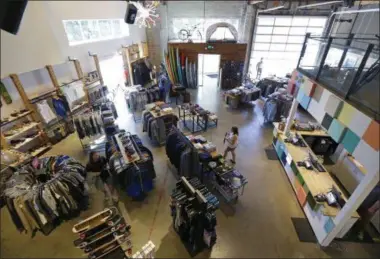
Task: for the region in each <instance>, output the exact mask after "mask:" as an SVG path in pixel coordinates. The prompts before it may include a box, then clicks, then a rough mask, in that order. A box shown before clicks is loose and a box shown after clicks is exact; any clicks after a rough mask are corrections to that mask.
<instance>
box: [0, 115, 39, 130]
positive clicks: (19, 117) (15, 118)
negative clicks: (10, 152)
mask: <svg viewBox="0 0 380 259" xmlns="http://www.w3.org/2000/svg"><path fill="white" fill-rule="evenodd" d="M31 113H33V111H27V112H24V113H22V114H21V115H18V116H17V117H14V118H12V119H10V120H8V121H5V122H2V123H1V127H3V126H5V125H8V124H10V123H12V122H15V121H17V120H19V119H21V118H24V117H25V116H28V115H30V114H31Z"/></svg>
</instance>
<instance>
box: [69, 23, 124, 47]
mask: <svg viewBox="0 0 380 259" xmlns="http://www.w3.org/2000/svg"><path fill="white" fill-rule="evenodd" d="M62 22H63V26H64V28H65V31H66V35H67V39H68V41H69V45H70V46H73V45H79V44H84V43H89V42H94V41H101V40H110V39H116V38H121V37H125V36H129V28H128V25H127V24H125V23H124V21H123V20H122V19H99V20H64V21H62Z"/></svg>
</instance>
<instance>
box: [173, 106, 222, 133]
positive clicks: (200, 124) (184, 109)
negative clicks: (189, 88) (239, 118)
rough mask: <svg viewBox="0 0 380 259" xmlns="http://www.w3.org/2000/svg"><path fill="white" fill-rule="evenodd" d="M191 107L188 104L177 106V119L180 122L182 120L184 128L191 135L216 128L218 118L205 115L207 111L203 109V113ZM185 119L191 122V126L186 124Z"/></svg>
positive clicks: (209, 114) (210, 114)
mask: <svg viewBox="0 0 380 259" xmlns="http://www.w3.org/2000/svg"><path fill="white" fill-rule="evenodd" d="M192 107H193V106H192V105H189V104H184V105H178V117H179V119H180V120H183V125H184V127H185V128H186V129H188V130H189V131H191V133H196V132H200V131H207V129H208V128H211V127H217V126H218V116H216V115H215V114H213V113H210V112H208V113H205V112H207V111H206V110H203V109H202V110H203V113H202V112H199V111H198V110H196V109H194V108H192ZM198 107H199V106H198ZM199 108H201V107H199ZM187 118H189V119H190V120H191V122H192V123H191V126H189V125H188V123H187V122H186V119H187ZM198 128H199V129H198Z"/></svg>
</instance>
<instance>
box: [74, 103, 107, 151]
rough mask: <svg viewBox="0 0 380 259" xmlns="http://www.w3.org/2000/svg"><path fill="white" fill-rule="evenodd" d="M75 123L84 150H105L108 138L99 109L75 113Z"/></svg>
mask: <svg viewBox="0 0 380 259" xmlns="http://www.w3.org/2000/svg"><path fill="white" fill-rule="evenodd" d="M91 122H92V123H91ZM73 123H74V125H75V130H76V132H77V134H78V137H79V140H80V143H81V145H82V148H83V149H84V150H86V151H91V150H99V151H103V150H104V148H105V143H106V140H107V139H106V135H105V129H104V124H103V121H102V119H101V113H100V112H99V111H91V112H87V113H84V114H79V115H75V116H74V117H73Z"/></svg>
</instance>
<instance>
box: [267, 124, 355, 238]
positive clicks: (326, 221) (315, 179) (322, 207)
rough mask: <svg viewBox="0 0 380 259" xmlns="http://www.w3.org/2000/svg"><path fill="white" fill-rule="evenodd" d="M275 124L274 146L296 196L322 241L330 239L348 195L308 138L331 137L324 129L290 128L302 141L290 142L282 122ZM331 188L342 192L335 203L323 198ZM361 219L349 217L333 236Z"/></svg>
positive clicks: (337, 235) (344, 231)
mask: <svg viewBox="0 0 380 259" xmlns="http://www.w3.org/2000/svg"><path fill="white" fill-rule="evenodd" d="M273 124H274V130H273V146H274V148H275V151H276V153H277V155H278V158H279V160H280V161H281V164H282V166H283V167H284V169H285V172H286V175H287V176H288V179H289V181H290V184H291V186H292V188H293V190H294V192H295V194H296V197H297V200H298V202H299V204H300V205H301V208H302V209H303V211H304V213H305V216H306V218H307V219H308V221H309V223H310V225H311V227H312V229H313V231H314V233H315V236H316V237H317V239H318V242H319V243H320V244H321V245H324V244H326V243H329V242H328V241H327V237H328V235H329V233H331V232H332V231H333V229H334V227H335V224H336V222H335V219H336V217H337V215H338V214H339V212H340V211H341V210H342V207H343V206H344V204H345V202H346V201H347V197H345V195H344V193H343V191H342V190H341V189H340V188H339V186H338V185H337V184H336V182H335V180H334V178H332V177H331V175H330V173H329V172H328V171H327V170H326V168H325V167H324V166H323V164H322V163H321V162H318V160H317V159H315V158H317V156H316V155H315V154H314V152H313V151H312V149H311V148H310V146H309V144H308V141H305V139H308V138H309V139H310V138H311V137H328V136H329V135H328V134H327V133H326V132H325V131H324V130H314V131H301V130H300V131H297V130H294V129H293V130H291V131H290V133H291V135H292V136H297V137H298V141H299V142H300V144H297V145H295V144H293V143H292V141H290V142H289V139H288V138H287V136H285V134H284V132H283V131H282V130H280V129H279V123H273ZM296 134H297V135H296ZM310 158H311V159H310ZM313 158H314V161H312V162H313V163H312V165H311V167H310V160H313ZM304 161H308V162H309V163H308V166H307V167H308V168H309V169H307V168H306V167H305V165H304V164H303V163H304ZM316 164H317V165H316ZM331 190H333V192H334V193H335V194H339V198H338V199H337V202H336V203H335V204H332V203H331V200H327V199H324V198H323V196H322V198H321V194H324V195H325V196H326V198H327V197H330V198H331V196H330V195H331ZM329 193H330V194H329ZM329 204H330V205H329ZM358 219H359V214H358V213H356V212H355V213H353V214H352V215H351V217H349V218H348V219H347V220H346V222H345V224H344V227H343V229H342V230H341V231H340V232H339V233H337V234H336V235H335V236H334V238H335V237H337V238H340V237H343V236H344V235H345V234H346V233H347V231H348V230H349V229H350V228H351V227H352V226H353V225H354V223H355V222H356V221H357V220H358ZM330 238H331V236H330Z"/></svg>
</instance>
